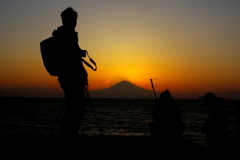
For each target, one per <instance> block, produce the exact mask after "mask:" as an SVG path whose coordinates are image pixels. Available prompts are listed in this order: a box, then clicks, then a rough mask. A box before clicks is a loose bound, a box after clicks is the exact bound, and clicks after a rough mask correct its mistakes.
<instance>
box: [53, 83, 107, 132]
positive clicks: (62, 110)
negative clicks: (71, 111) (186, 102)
mask: <svg viewBox="0 0 240 160" xmlns="http://www.w3.org/2000/svg"><path fill="white" fill-rule="evenodd" d="M84 89H85V92H86V95H87V98H88V100H89V103H90V106H91V109H92V112H93V115H94V118H95V120H96V122H97V126H98V129H99V132H100V135H101V136H102V135H103V134H102V129H101V127H100V125H99V121H98V119H97V116H96V113H95V111H94V109H93V105H92V103H91V98H90V95H89V93H88V90H87V88H86V87H84ZM65 106H66V105H65V103H64V104H63V106H62V109H61V112H60V114H59V116H58V118H57V121H56V123H55V125H54V129H53V131H52V133H51V135H53V134H54V132H55V130H56V127H57V124H58V122H59V121H60V118H61V117H62V114H63V112H64V110H65ZM82 128H83V123H82ZM82 130H83V129H82ZM83 131H84V130H83Z"/></svg>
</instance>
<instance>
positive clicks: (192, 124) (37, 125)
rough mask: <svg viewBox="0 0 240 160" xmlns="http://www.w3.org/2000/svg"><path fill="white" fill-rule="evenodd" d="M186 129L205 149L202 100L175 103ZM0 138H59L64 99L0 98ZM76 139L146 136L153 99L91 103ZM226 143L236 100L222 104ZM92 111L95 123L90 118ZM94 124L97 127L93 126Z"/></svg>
mask: <svg viewBox="0 0 240 160" xmlns="http://www.w3.org/2000/svg"><path fill="white" fill-rule="evenodd" d="M176 101H177V103H178V105H179V108H180V111H181V115H182V120H183V122H184V123H185V125H186V128H185V130H184V132H183V134H182V136H183V137H184V138H186V139H188V140H191V141H193V142H195V143H198V144H200V145H203V146H206V138H205V135H203V134H202V133H201V127H202V125H203V123H204V122H205V120H206V117H207V115H208V111H207V109H206V108H205V106H204V103H203V101H202V100H176ZM0 102H1V106H0V135H46V136H47V135H59V122H60V121H59V119H61V115H60V113H61V111H62V110H63V108H64V98H13V97H9V98H3V97H1V98H0ZM91 104H92V105H90V103H89V101H87V108H86V113H85V116H84V124H83V127H81V128H80V130H79V134H80V135H87V136H100V129H99V127H98V123H99V126H100V128H101V131H102V134H103V135H107V136H149V135H150V133H149V128H148V123H149V122H150V121H152V118H151V109H152V106H153V104H154V100H153V99H91ZM223 106H224V108H225V110H226V111H227V113H228V119H229V130H228V131H229V137H228V138H229V141H239V128H240V123H239V121H240V118H239V114H240V100H224V101H223ZM93 111H94V112H95V114H96V117H97V119H96V118H95V117H94V114H93ZM97 122H98V123H97Z"/></svg>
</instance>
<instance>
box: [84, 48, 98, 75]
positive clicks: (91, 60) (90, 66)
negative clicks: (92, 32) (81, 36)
mask: <svg viewBox="0 0 240 160" xmlns="http://www.w3.org/2000/svg"><path fill="white" fill-rule="evenodd" d="M86 54H87V56H88V58H89V60H90V62H91V63H92V64H94V66H95V68H93V67H92V65H91V64H89V63H88V62H87V61H85V60H84V59H82V61H83V62H84V63H85V64H86V65H87V66H88V67H89V68H91V69H92V70H94V71H97V64H96V62H95V61H94V60H93V59H92V58H90V56H89V54H88V51H86Z"/></svg>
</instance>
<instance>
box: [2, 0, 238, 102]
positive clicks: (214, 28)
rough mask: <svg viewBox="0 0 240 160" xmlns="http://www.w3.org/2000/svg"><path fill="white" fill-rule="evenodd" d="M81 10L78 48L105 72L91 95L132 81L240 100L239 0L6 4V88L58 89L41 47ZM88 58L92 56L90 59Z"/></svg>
mask: <svg viewBox="0 0 240 160" xmlns="http://www.w3.org/2000/svg"><path fill="white" fill-rule="evenodd" d="M69 6H72V7H73V8H74V10H76V11H77V12H78V15H79V16H78V25H77V27H76V31H77V32H78V36H79V45H80V47H81V48H82V49H85V50H88V52H89V54H90V56H91V58H93V59H94V60H95V61H96V62H97V65H98V71H96V72H94V71H92V70H90V69H88V68H87V67H86V69H87V71H88V74H89V85H90V88H89V89H90V90H99V89H103V88H106V87H109V86H113V85H115V84H116V83H119V82H121V81H129V82H131V83H133V84H135V85H137V86H139V87H142V88H145V89H148V90H151V84H150V80H149V79H153V82H154V85H155V89H156V90H157V91H158V92H161V91H163V90H165V89H169V90H170V91H171V92H172V93H173V94H174V95H176V96H179V97H181V98H197V96H201V95H203V94H204V93H206V92H209V91H211V92H214V93H216V94H217V95H218V96H221V97H224V98H239V99H240V1H239V0H65V1H64V0H51V1H50V0H41V1H39V0H1V1H0V24H1V25H0V89H5V90H9V89H24V88H35V87H40V88H45V89H49V90H57V91H58V90H59V91H61V88H60V87H59V84H58V81H57V77H52V76H50V75H49V74H48V73H47V71H46V70H45V68H44V66H43V62H42V59H41V54H40V46H39V43H40V42H41V41H42V40H44V39H46V38H48V37H50V36H51V34H52V31H53V30H54V29H56V28H57V27H59V26H61V25H62V24H61V18H60V14H61V12H62V11H63V10H64V9H66V8H67V7H69ZM86 60H88V59H86Z"/></svg>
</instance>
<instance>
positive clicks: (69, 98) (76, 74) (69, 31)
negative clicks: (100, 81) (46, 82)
mask: <svg viewBox="0 0 240 160" xmlns="http://www.w3.org/2000/svg"><path fill="white" fill-rule="evenodd" d="M61 18H62V23H63V25H62V26H61V27H58V28H57V30H54V31H53V34H52V35H53V37H54V38H56V39H57V40H58V46H59V50H60V53H59V56H62V59H63V63H62V65H61V66H62V68H61V73H60V75H59V76H58V81H59V83H60V86H61V88H62V89H63V91H64V94H65V102H66V109H65V112H64V114H63V117H62V121H61V126H60V135H77V134H78V131H79V128H80V125H81V124H82V121H83V116H84V112H85V90H84V89H85V86H86V85H88V80H87V77H88V74H87V72H86V70H85V68H84V66H83V63H82V57H85V55H84V51H83V50H81V48H80V47H79V45H78V33H77V32H75V27H76V25H77V18H78V14H77V12H76V11H74V10H73V9H72V8H71V7H69V8H67V9H66V10H64V11H63V12H62V13H61Z"/></svg>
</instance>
